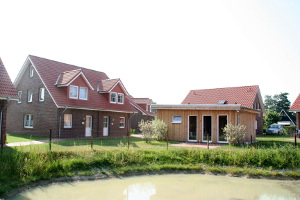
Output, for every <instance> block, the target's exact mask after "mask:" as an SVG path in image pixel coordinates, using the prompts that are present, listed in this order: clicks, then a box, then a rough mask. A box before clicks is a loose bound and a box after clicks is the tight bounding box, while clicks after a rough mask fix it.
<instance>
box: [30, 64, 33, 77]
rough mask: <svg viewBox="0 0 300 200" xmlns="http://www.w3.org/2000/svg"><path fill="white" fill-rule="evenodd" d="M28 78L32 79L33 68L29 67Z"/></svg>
mask: <svg viewBox="0 0 300 200" xmlns="http://www.w3.org/2000/svg"><path fill="white" fill-rule="evenodd" d="M29 77H33V66H32V65H30V67H29Z"/></svg>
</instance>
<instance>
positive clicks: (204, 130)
mask: <svg viewBox="0 0 300 200" xmlns="http://www.w3.org/2000/svg"><path fill="white" fill-rule="evenodd" d="M152 108H153V109H156V110H157V118H158V119H161V120H163V121H164V122H165V123H166V124H167V125H168V139H169V140H171V141H185V142H207V140H209V141H210V142H212V143H227V141H226V139H225V134H224V131H223V128H224V127H225V126H226V124H227V123H232V124H243V125H245V126H246V136H245V138H244V142H248V143H250V142H251V138H252V140H253V141H254V140H255V137H256V129H257V121H256V116H257V114H259V113H260V110H256V109H250V108H246V107H243V106H241V105H239V104H223V105H219V104H216V105H211V104H178V105H158V104H156V105H152Z"/></svg>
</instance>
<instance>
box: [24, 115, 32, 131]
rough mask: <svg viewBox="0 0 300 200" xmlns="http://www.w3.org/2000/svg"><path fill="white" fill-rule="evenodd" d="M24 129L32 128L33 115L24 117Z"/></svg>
mask: <svg viewBox="0 0 300 200" xmlns="http://www.w3.org/2000/svg"><path fill="white" fill-rule="evenodd" d="M24 128H33V115H32V114H26V115H24Z"/></svg>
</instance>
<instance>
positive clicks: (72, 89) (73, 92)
mask: <svg viewBox="0 0 300 200" xmlns="http://www.w3.org/2000/svg"><path fill="white" fill-rule="evenodd" d="M69 96H70V98H71V99H78V86H74V85H70V94H69Z"/></svg>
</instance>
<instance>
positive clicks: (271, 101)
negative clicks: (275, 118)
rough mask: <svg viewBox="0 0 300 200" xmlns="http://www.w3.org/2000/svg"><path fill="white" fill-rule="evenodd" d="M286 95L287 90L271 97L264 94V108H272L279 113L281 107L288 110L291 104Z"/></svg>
mask: <svg viewBox="0 0 300 200" xmlns="http://www.w3.org/2000/svg"><path fill="white" fill-rule="evenodd" d="M288 95H289V93H287V92H284V93H282V92H281V93H280V94H275V95H274V96H273V97H272V96H271V95H266V96H265V102H264V105H265V108H266V110H272V111H276V112H278V113H280V111H281V110H282V109H283V110H285V111H288V110H289V109H290V105H291V102H290V101H289V99H288V97H287V96H288Z"/></svg>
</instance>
